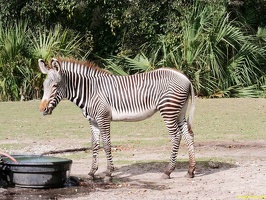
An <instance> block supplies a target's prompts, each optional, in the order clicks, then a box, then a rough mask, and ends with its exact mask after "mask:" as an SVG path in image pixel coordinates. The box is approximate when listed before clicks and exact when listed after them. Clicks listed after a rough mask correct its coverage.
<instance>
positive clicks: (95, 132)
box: [88, 122, 100, 180]
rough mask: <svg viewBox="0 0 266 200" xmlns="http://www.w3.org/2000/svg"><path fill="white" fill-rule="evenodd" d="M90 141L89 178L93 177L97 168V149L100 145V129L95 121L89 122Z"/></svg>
mask: <svg viewBox="0 0 266 200" xmlns="http://www.w3.org/2000/svg"><path fill="white" fill-rule="evenodd" d="M90 127H91V143H92V164H91V170H90V172H89V174H88V175H89V179H92V180H93V179H94V175H95V172H96V171H97V170H98V151H99V147H100V129H99V128H98V125H97V124H96V123H92V122H90Z"/></svg>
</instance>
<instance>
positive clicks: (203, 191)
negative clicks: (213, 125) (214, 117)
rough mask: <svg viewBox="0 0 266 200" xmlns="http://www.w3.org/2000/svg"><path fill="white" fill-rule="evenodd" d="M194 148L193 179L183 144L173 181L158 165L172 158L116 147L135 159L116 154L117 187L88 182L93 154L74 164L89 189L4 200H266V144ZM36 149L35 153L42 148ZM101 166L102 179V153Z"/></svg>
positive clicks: (23, 193)
mask: <svg viewBox="0 0 266 200" xmlns="http://www.w3.org/2000/svg"><path fill="white" fill-rule="evenodd" d="M195 146H196V158H197V169H196V175H195V177H194V178H193V179H190V178H186V177H185V174H186V171H187V167H188V162H187V160H188V155H187V152H186V146H185V145H184V144H183V145H181V147H180V148H181V149H183V150H181V151H180V153H179V155H178V161H177V168H176V170H175V171H174V172H173V173H172V174H171V179H168V180H163V179H161V178H160V177H161V175H162V173H161V172H162V171H163V169H164V167H165V166H166V165H167V162H158V161H154V160H166V159H165V156H169V155H168V154H167V155H166V154H164V153H160V151H158V150H156V149H154V150H151V149H148V150H145V149H138V150H132V149H122V148H121V149H119V147H117V148H114V149H113V150H114V151H124V153H127V155H132V158H131V160H130V161H129V162H128V164H121V165H120V164H119V162H118V161H119V158H116V157H115V155H114V163H115V166H116V169H115V173H114V174H113V176H114V177H113V183H112V184H104V183H103V182H102V179H101V178H99V179H98V180H96V181H94V182H89V181H88V180H86V175H87V173H88V171H89V167H90V163H91V160H90V159H89V157H90V155H88V157H85V158H80V159H77V160H74V161H73V165H72V169H71V176H74V177H77V178H79V179H81V180H84V181H85V182H83V185H84V186H72V187H66V188H61V189H25V188H8V189H5V188H0V199H62V200H63V199H77V200H87V199H99V200H100V199H108V200H112V199H114V200H117V199H133V200H137V199H154V200H155V199H158V200H162V199H168V200H175V199H226V200H228V199H266V187H265V183H266V141H265V140H262V141H249V142H240V141H230V142H229V141H224V142H211V143H210V142H204V143H196V144H195ZM25 151H26V150H25ZM27 151H28V150H27ZM31 151H32V153H36V152H37V151H38V150H37V149H36V150H34V149H32V150H31ZM34 151H36V152H34ZM37 153H38V152H37ZM88 154H90V152H89V153H88ZM61 155H62V154H61ZM58 156H60V155H59V154H58ZM138 160H147V162H145V163H143V162H137V161H138ZM99 164H100V166H99V170H98V176H99V177H101V176H102V173H103V172H104V170H105V167H106V164H105V157H104V154H103V152H101V155H100V163H99Z"/></svg>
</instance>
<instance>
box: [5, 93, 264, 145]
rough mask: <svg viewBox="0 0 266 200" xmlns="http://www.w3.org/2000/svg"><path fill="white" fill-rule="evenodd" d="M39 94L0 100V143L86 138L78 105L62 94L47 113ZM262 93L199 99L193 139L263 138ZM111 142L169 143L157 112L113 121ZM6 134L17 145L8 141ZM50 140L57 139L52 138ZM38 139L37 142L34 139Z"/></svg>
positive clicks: (85, 124) (82, 140)
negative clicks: (143, 117) (42, 111)
mask: <svg viewBox="0 0 266 200" xmlns="http://www.w3.org/2000/svg"><path fill="white" fill-rule="evenodd" d="M39 103H40V101H39V100H36V101H28V102H1V103H0V126H1V128H0V141H1V149H2V148H5V149H7V150H9V149H13V148H16V149H17V147H15V146H16V145H19V146H20V147H23V146H24V145H25V146H27V145H30V144H31V143H32V142H33V141H37V145H38V144H42V143H43V144H46V143H47V142H48V141H49V142H50V143H49V144H50V145H51V144H53V145H59V146H60V148H64V147H65V148H66V149H67V148H70V146H71V143H72V142H73V143H75V144H77V143H80V145H84V144H85V143H86V146H88V145H87V144H88V143H90V140H91V136H90V130H89V123H88V122H87V120H86V119H84V118H83V115H82V113H81V111H80V109H79V108H78V107H77V106H76V105H74V104H73V103H71V102H69V101H66V100H63V101H62V102H60V104H59V105H58V107H57V108H56V109H55V110H54V112H53V114H52V115H50V116H42V115H41V114H40V113H39V110H38V107H39ZM265 114H266V99H248V98H247V99H197V100H196V111H195V117H194V125H193V130H194V133H195V143H197V142H204V141H208V142H209V141H232V140H244V141H245V140H266V134H265V132H266V118H265V116H266V115H265ZM111 139H112V145H122V146H126V147H129V148H132V147H134V148H140V149H154V148H158V149H160V148H162V147H165V146H169V136H168V133H167V130H166V127H165V125H164V122H163V120H162V118H161V117H160V115H159V114H158V113H157V114H155V115H154V116H153V117H151V118H149V119H147V120H145V121H141V122H132V123H130V122H112V124H111ZM10 140H12V141H15V144H16V145H14V146H13V145H9V144H10ZM53 141H55V142H54V143H53ZM34 145H36V143H35V144H34Z"/></svg>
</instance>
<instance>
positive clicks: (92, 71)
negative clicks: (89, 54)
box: [61, 60, 111, 77]
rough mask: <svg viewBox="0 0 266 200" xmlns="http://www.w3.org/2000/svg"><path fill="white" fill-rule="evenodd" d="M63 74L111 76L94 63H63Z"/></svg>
mask: <svg viewBox="0 0 266 200" xmlns="http://www.w3.org/2000/svg"><path fill="white" fill-rule="evenodd" d="M61 67H62V72H63V73H73V74H74V75H82V76H84V77H97V76H110V75H111V74H109V73H108V72H106V71H105V70H103V69H101V68H99V67H98V66H96V65H95V64H94V63H93V62H79V61H76V62H75V61H74V62H71V61H65V60H63V61H61Z"/></svg>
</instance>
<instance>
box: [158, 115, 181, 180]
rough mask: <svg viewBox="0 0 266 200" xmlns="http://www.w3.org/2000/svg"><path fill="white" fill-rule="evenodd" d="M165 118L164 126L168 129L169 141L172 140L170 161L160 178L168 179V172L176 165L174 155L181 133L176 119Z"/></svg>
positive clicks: (175, 155) (175, 154) (176, 151)
mask: <svg viewBox="0 0 266 200" xmlns="http://www.w3.org/2000/svg"><path fill="white" fill-rule="evenodd" d="M164 120H165V124H166V127H167V129H168V132H169V135H170V137H171V142H172V151H171V156H170V163H169V164H168V166H167V168H166V169H165V171H164V173H163V175H162V178H163V179H169V178H170V174H171V173H172V171H174V169H175V167H176V157H177V153H178V149H179V145H180V141H181V133H180V131H179V129H178V126H177V122H176V119H172V120H171V121H170V120H166V119H165V118H164Z"/></svg>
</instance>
